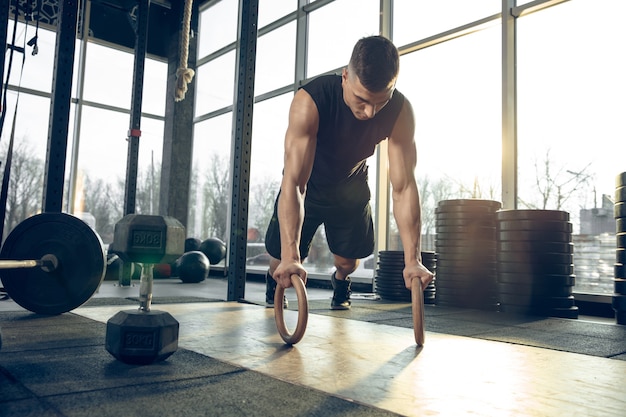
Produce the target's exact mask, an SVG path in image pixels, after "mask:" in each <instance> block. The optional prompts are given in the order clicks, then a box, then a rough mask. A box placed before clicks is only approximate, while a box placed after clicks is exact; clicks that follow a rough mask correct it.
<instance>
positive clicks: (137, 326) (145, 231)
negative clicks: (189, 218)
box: [105, 214, 185, 364]
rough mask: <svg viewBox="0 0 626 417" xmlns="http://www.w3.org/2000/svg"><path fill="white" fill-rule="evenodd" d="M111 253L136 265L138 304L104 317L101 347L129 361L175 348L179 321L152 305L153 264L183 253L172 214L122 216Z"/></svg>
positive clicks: (157, 357)
mask: <svg viewBox="0 0 626 417" xmlns="http://www.w3.org/2000/svg"><path fill="white" fill-rule="evenodd" d="M113 239H114V244H115V249H116V253H117V254H118V255H119V256H120V257H121V258H122V259H123V261H124V262H136V263H139V264H141V265H142V273H141V279H140V289H139V309H137V310H124V311H120V312H118V313H117V314H115V315H114V316H113V317H111V318H110V319H109V321H108V322H107V330H106V342H105V343H106V349H107V351H108V352H109V353H111V354H112V355H113V356H114V357H115V358H117V359H118V360H120V361H122V362H125V363H129V364H149V363H153V362H158V361H162V360H165V359H167V358H168V357H169V356H171V355H172V354H173V353H174V352H176V350H177V349H178V328H179V323H178V321H176V319H175V318H174V317H172V315H171V314H169V313H168V312H165V311H158V310H152V309H151V308H150V306H151V303H152V283H153V269H154V265H155V264H159V263H169V262H173V261H174V260H175V259H177V258H178V257H179V256H181V255H182V254H183V252H184V248H185V228H184V226H183V225H182V224H181V223H180V222H179V221H178V220H176V219H174V218H172V217H165V216H151V215H140V214H129V215H126V216H125V217H124V218H122V220H120V221H119V222H118V223H117V224H116V225H115V235H114V238H113Z"/></svg>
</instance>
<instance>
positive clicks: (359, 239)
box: [265, 189, 374, 260]
mask: <svg viewBox="0 0 626 417" xmlns="http://www.w3.org/2000/svg"><path fill="white" fill-rule="evenodd" d="M329 194H333V193H329ZM363 197H365V196H363ZM278 198H280V193H279V194H278V197H276V202H275V203H274V214H273V215H272V219H271V220H270V224H269V226H268V228H267V233H266V234H265V248H266V250H267V253H269V254H270V255H271V256H272V257H273V258H276V259H280V227H279V224H278V211H277V210H278ZM322 224H323V225H324V230H325V232H326V240H327V242H328V248H329V249H330V252H331V253H333V254H334V255H339V256H342V257H344V258H348V259H362V258H365V257H367V256H369V255H371V254H372V253H373V252H374V224H373V222H372V209H371V207H370V204H369V189H367V198H360V199H357V201H351V202H349V203H346V201H342V202H335V203H333V202H332V201H328V200H327V201H315V200H314V199H312V198H309V197H308V193H307V197H306V198H305V201H304V223H303V224H302V235H301V238H300V257H301V259H302V260H304V259H305V258H306V257H307V256H308V255H309V249H310V247H311V242H312V241H313V237H314V236H315V233H316V232H317V229H318V228H319V226H320V225H322Z"/></svg>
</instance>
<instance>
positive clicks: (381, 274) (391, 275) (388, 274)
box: [376, 270, 404, 282]
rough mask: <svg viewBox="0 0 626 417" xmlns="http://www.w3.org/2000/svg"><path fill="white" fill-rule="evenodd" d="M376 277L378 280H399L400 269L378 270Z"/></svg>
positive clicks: (400, 276) (400, 277) (400, 275)
mask: <svg viewBox="0 0 626 417" xmlns="http://www.w3.org/2000/svg"><path fill="white" fill-rule="evenodd" d="M376 279H378V280H380V281H393V282H396V281H401V280H403V279H404V278H402V270H400V271H386V270H378V271H377V272H376Z"/></svg>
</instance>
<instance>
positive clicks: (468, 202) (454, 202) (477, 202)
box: [437, 198, 502, 210]
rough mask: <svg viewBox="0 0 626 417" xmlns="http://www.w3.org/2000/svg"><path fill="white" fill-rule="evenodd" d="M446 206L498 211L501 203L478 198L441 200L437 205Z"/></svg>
mask: <svg viewBox="0 0 626 417" xmlns="http://www.w3.org/2000/svg"><path fill="white" fill-rule="evenodd" d="M447 206H471V207H476V206H478V207H485V206H486V207H489V208H492V209H494V210H499V209H500V208H501V207H502V203H501V202H499V201H495V200H484V199H480V198H459V199H450V200H441V201H439V202H438V203H437V207H447Z"/></svg>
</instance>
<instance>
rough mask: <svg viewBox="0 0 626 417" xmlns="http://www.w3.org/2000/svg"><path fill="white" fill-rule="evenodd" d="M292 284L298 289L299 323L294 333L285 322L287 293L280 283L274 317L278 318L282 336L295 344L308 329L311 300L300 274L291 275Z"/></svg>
mask: <svg viewBox="0 0 626 417" xmlns="http://www.w3.org/2000/svg"><path fill="white" fill-rule="evenodd" d="M291 284H292V285H293V287H294V289H295V290H296V295H297V296H298V324H297V325H296V328H295V330H294V331H293V333H289V330H287V325H286V324H285V316H284V314H283V313H284V305H283V297H284V295H285V289H284V288H283V287H281V286H280V285H276V292H275V293H274V319H275V320H276V327H277V328H278V333H279V334H280V337H282V339H283V340H284V341H285V343H287V344H288V345H295V344H296V343H298V342H299V341H300V340H301V339H302V336H304V332H305V331H306V325H307V322H308V320H309V301H308V298H307V293H306V287H305V286H304V282H302V279H300V277H299V276H298V275H295V274H294V275H292V276H291Z"/></svg>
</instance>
